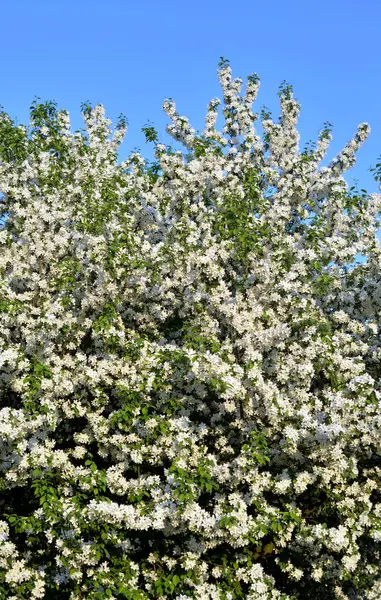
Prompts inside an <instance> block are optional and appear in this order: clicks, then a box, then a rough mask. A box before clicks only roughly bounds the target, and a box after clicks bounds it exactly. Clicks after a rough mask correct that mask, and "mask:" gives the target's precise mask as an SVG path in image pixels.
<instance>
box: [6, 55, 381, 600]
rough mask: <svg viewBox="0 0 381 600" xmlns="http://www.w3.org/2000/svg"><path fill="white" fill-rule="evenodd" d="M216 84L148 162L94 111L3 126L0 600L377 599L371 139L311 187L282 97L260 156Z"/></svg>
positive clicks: (244, 112) (286, 92)
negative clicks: (79, 126)
mask: <svg viewBox="0 0 381 600" xmlns="http://www.w3.org/2000/svg"><path fill="white" fill-rule="evenodd" d="M219 80H220V82H221V86H222V91H223V102H224V108H223V114H224V116H225V125H224V127H223V130H222V132H220V131H217V129H216V122H217V117H218V106H219V104H220V101H219V100H218V99H214V100H212V101H211V102H210V104H209V106H208V111H207V116H206V123H205V128H204V130H203V134H202V136H199V135H196V131H195V130H194V129H193V128H192V127H191V126H190V125H189V122H188V120H187V119H186V118H185V117H181V116H179V114H178V112H177V110H176V107H175V104H174V102H173V101H172V100H167V101H166V102H165V104H164V109H165V111H166V113H167V114H168V116H169V117H170V119H171V122H172V124H171V125H170V126H169V127H168V129H167V131H168V132H169V133H170V134H171V135H172V136H173V137H174V139H175V140H177V141H180V142H182V143H183V144H184V145H185V147H186V149H187V151H188V154H187V155H184V154H183V152H182V151H176V152H174V151H173V150H172V149H171V148H167V147H166V146H165V145H163V144H160V143H156V149H155V156H156V162H155V163H154V165H149V164H148V163H146V161H145V160H144V159H143V158H142V157H141V156H140V155H139V154H138V153H133V154H131V155H130V156H129V158H128V159H127V160H126V161H124V162H123V163H118V160H117V149H118V146H119V144H120V142H121V140H122V138H123V135H124V133H125V129H126V128H125V124H124V123H123V122H121V123H120V124H119V126H118V127H117V129H116V131H115V132H114V134H113V135H112V131H111V122H110V121H109V119H107V118H106V116H105V111H104V109H103V107H102V106H96V107H95V108H91V107H89V106H85V107H84V109H83V115H84V120H85V125H86V130H85V132H84V133H79V132H76V133H72V131H71V129H70V121H69V117H68V115H67V113H66V112H65V111H61V112H58V111H57V110H56V108H55V106H54V104H49V103H47V104H39V103H36V104H34V105H33V108H32V112H31V124H30V127H29V128H20V127H17V126H16V125H15V124H14V123H13V122H12V121H11V119H10V118H9V117H8V116H7V115H5V114H4V113H2V114H1V115H0V191H1V193H2V194H3V196H2V198H1V201H0V202H1V204H0V206H1V210H2V213H3V215H6V223H5V226H4V228H3V229H2V230H1V231H0V513H1V515H2V517H1V518H2V520H1V521H0V598H3V597H4V598H10V599H12V598H17V599H18V600H23V599H25V600H27V599H30V598H45V597H46V598H53V597H57V598H67V599H68V600H80V599H83V598H87V599H94V600H96V599H99V598H127V599H131V600H134V599H146V598H147V599H149V598H158V599H165V598H173V599H175V600H191V599H197V600H220V599H224V600H229V599H230V600H240V599H242V600H243V599H246V598H247V599H249V600H266V599H268V600H291V599H297V600H299V599H300V600H301V599H304V598H311V599H313V600H325V599H326V598H337V599H342V598H350V599H352V598H353V599H354V598H364V599H365V598H369V599H371V598H372V599H374V600H376V599H377V598H379V597H381V583H380V579H379V572H380V568H379V566H380V564H381V550H380V541H381V487H380V485H381V460H380V457H381V389H380V381H381V369H380V358H381V342H380V340H379V337H378V331H379V328H380V319H381V317H380V315H381V310H380V309H381V283H380V281H381V279H380V257H381V249H380V246H379V243H378V239H377V236H376V233H377V230H378V226H379V212H380V207H381V197H380V196H379V195H376V194H374V195H370V196H364V195H356V194H354V193H352V192H350V191H349V190H348V189H347V185H346V183H345V180H344V178H343V172H344V171H345V170H347V169H348V168H350V167H351V166H352V165H353V163H354V160H355V153H356V151H357V149H358V148H359V146H360V144H361V143H362V142H363V141H364V140H365V138H366V136H367V135H368V132H369V127H368V126H367V125H361V126H360V127H359V129H358V132H357V134H356V136H355V138H354V139H353V140H352V141H351V142H350V143H349V144H348V145H347V146H346V147H345V148H344V150H343V151H342V152H341V153H340V154H339V155H338V157H337V158H336V159H335V160H334V161H332V162H331V164H330V165H329V167H326V168H320V169H319V163H320V161H321V160H322V159H323V157H324V155H325V152H326V150H327V148H328V143H329V140H330V132H329V128H325V129H324V130H323V131H322V132H321V134H320V136H319V140H318V143H317V145H316V146H315V147H314V148H313V149H312V150H310V151H300V150H299V134H298V131H297V128H296V124H297V118H298V114H299V109H300V107H299V104H298V103H297V102H296V100H295V99H294V97H293V94H292V90H291V88H290V87H289V86H282V87H281V91H280V103H281V118H280V121H279V123H275V122H273V121H272V120H271V119H270V117H269V115H268V114H263V120H262V124H263V129H264V136H263V140H261V139H260V137H259V136H258V135H257V133H256V130H255V127H254V123H255V121H256V119H257V116H256V115H255V114H254V113H253V112H252V110H251V105H252V103H253V101H254V100H255V98H256V95H257V92H258V87H259V82H258V78H257V76H256V75H252V76H250V77H249V79H248V83H247V88H246V92H245V94H244V95H243V96H241V95H240V92H241V88H242V85H243V82H242V80H241V79H236V80H233V79H232V74H231V69H230V66H229V64H228V62H227V61H225V60H223V61H222V62H221V63H220V69H219ZM358 253H362V254H363V255H364V256H366V258H367V260H366V262H364V263H361V264H355V265H354V266H353V263H354V261H355V258H356V255H357V254H358ZM348 265H352V267H351V268H349V267H348Z"/></svg>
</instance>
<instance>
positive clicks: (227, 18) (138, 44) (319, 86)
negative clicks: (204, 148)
mask: <svg viewBox="0 0 381 600" xmlns="http://www.w3.org/2000/svg"><path fill="white" fill-rule="evenodd" d="M1 16H2V36H1V47H2V57H1V58H2V60H1V94H0V104H1V105H2V106H3V107H4V108H5V110H6V111H7V112H8V113H9V114H10V115H11V116H12V117H14V118H17V119H18V121H19V122H20V123H26V122H27V121H28V115H29V106H30V104H31V102H32V100H33V98H34V97H35V96H40V97H41V98H42V99H43V100H56V101H57V103H58V105H59V107H60V108H66V109H68V110H69V111H70V113H71V116H72V121H73V124H74V126H75V128H77V127H80V126H81V120H80V104H81V102H83V101H87V100H89V101H90V102H91V103H93V104H95V103H99V102H100V103H102V104H104V105H105V107H106V111H107V113H108V115H109V116H110V117H111V118H112V119H113V120H115V119H116V118H117V116H118V115H119V113H121V112H122V113H124V114H125V115H126V116H127V117H128V119H129V133H128V137H127V140H126V142H125V144H124V146H123V151H125V153H128V152H129V151H130V150H131V149H134V148H137V147H138V148H140V149H141V151H142V153H143V155H145V156H147V157H150V156H151V151H150V150H149V147H148V146H146V144H145V141H144V136H143V134H142V133H141V131H140V129H141V127H142V126H143V125H144V124H145V123H146V122H147V120H150V121H152V122H153V124H154V125H155V126H156V128H157V129H158V130H159V133H160V134H161V135H160V137H161V139H162V141H164V142H166V143H168V141H169V140H168V138H167V136H166V135H165V134H164V129H165V124H166V123H167V117H166V115H165V114H164V112H163V111H162V102H163V100H164V99H165V98H166V97H173V99H174V100H175V102H176V104H177V108H178V111H179V112H180V114H183V115H185V116H188V117H189V118H190V120H191V124H192V125H193V126H194V127H196V129H199V128H202V127H203V123H204V115H205V110H206V105H207V103H208V101H209V100H210V99H211V98H212V97H215V96H221V92H220V87H219V82H218V79H217V73H216V69H217V63H218V61H219V57H220V56H221V55H222V56H225V57H226V58H228V59H229V60H230V62H231V66H232V68H233V75H234V76H240V77H242V78H243V79H244V80H245V78H246V76H247V75H249V74H250V73H252V72H254V71H255V72H257V73H258V74H259V76H260V78H261V82H262V83H261V90H260V93H259V97H258V100H257V104H256V106H257V108H258V109H260V107H261V106H262V105H263V104H265V105H267V106H268V107H270V109H272V110H273V112H274V115H275V116H276V117H278V114H279V110H278V98H277V91H278V86H279V84H280V83H281V82H282V81H283V80H287V81H288V82H289V83H291V84H293V86H294V90H295V95H296V97H297V98H298V100H299V101H300V102H301V106H302V112H301V118H300V131H301V134H302V141H303V142H307V141H308V140H310V139H315V138H316V136H317V133H318V130H319V129H320V128H321V126H322V125H323V123H324V122H325V121H330V122H331V123H332V124H333V126H334V127H333V135H334V140H333V143H332V146H331V149H330V155H329V157H330V158H332V157H333V156H334V155H335V154H336V152H337V151H339V150H340V149H341V147H342V146H343V145H344V144H345V143H346V142H347V141H348V140H349V139H350V138H351V136H352V135H353V133H354V132H355V130H356V127H357V124H358V123H360V122H362V121H367V122H369V123H370V125H371V127H372V133H371V136H370V138H369V139H368V141H367V142H366V144H365V145H364V146H363V148H362V149H361V150H360V152H359V155H358V162H357V165H356V167H355V168H354V169H352V171H350V172H349V173H348V176H347V180H348V181H349V182H351V183H352V182H353V179H358V180H359V187H360V188H361V187H365V188H366V189H367V190H368V191H369V192H372V191H377V185H376V183H375V182H374V181H373V178H372V176H371V175H370V173H369V172H368V168H369V167H370V166H371V165H374V164H375V162H376V159H377V158H378V156H379V155H380V154H381V111H380V109H379V106H380V96H381V77H380V75H381V67H380V65H381V44H380V37H379V36H380V34H379V28H380V25H379V24H380V22H381V3H380V2H379V0H362V2H360V1H359V0H346V1H344V0H320V1H317V0H315V1H310V0H288V1H287V2H286V1H281V0H277V1H273V2H271V1H267V2H264V1H262V2H257V1H255V0H241V2H227V1H225V0H219V1H218V2H217V1H215V0H209V1H206V0H204V1H200V0H192V1H191V2H181V1H180V0H177V1H176V2H173V1H171V0H167V1H166V2H156V1H153V0H145V1H141V2H137V1H135V2H130V1H129V0H124V1H120V0H108V1H107V2H105V1H102V2H101V1H99V0H92V1H91V2H90V1H89V0H77V1H76V2H74V1H73V0H65V2H57V1H54V0H53V1H52V0H50V1H49V2H48V1H46V0H44V1H43V0H34V1H33V2H31V1H30V0H23V1H21V0H12V1H11V2H3V3H2V15H1Z"/></svg>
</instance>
